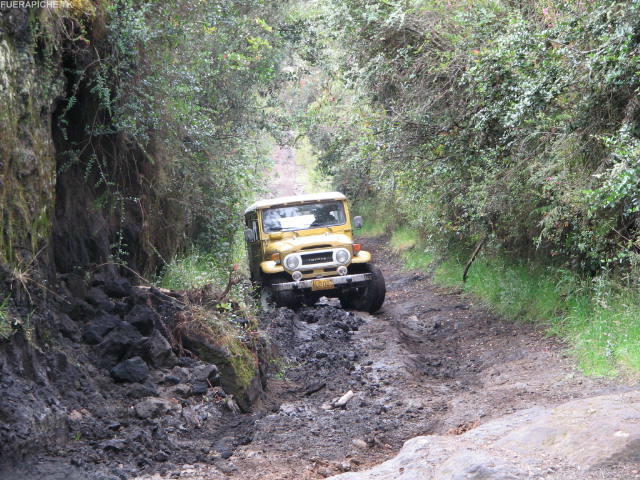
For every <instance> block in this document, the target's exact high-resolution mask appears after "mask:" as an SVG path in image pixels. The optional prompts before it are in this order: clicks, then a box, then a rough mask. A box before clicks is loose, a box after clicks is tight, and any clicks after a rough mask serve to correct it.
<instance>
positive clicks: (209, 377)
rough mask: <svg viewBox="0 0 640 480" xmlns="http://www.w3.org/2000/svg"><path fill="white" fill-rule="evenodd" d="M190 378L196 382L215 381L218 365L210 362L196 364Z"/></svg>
mask: <svg viewBox="0 0 640 480" xmlns="http://www.w3.org/2000/svg"><path fill="white" fill-rule="evenodd" d="M191 378H192V379H193V380H194V381H196V382H212V385H213V382H216V381H219V376H218V367H216V366H215V365H213V364H211V363H205V364H204V365H198V366H197V367H196V368H194V369H193V372H191Z"/></svg>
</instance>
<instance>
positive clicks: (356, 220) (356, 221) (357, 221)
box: [353, 215, 364, 228]
mask: <svg viewBox="0 0 640 480" xmlns="http://www.w3.org/2000/svg"><path fill="white" fill-rule="evenodd" d="M362 225H364V222H363V221H362V217H361V216H360V215H358V216H357V217H353V226H354V227H356V228H362Z"/></svg>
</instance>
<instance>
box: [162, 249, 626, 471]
mask: <svg viewBox="0 0 640 480" xmlns="http://www.w3.org/2000/svg"><path fill="white" fill-rule="evenodd" d="M366 246H367V248H368V249H371V250H373V252H374V254H375V258H376V263H377V264H378V265H379V266H381V267H382V269H383V271H384V273H385V276H386V278H387V285H388V295H387V301H386V303H385V305H384V307H383V309H382V311H381V312H380V313H379V314H377V315H368V314H362V313H359V312H344V311H343V310H341V309H340V308H338V307H337V306H335V304H333V303H332V304H330V305H319V306H316V307H312V308H306V309H303V310H301V311H300V312H298V313H294V312H291V311H290V310H287V309H279V310H277V311H275V312H271V313H266V314H264V315H263V322H264V327H265V329H266V330H267V331H268V333H269V335H270V336H271V338H272V343H273V344H274V346H275V347H276V348H277V350H278V352H279V355H280V356H279V360H275V361H274V362H273V365H272V372H271V375H270V379H269V382H268V389H267V395H268V402H267V403H268V404H270V405H271V407H270V408H269V409H268V410H267V411H263V412H259V413H255V414H253V420H254V421H252V422H244V424H245V425H250V427H247V428H250V431H243V432H236V433H235V435H243V436H244V437H245V438H246V437H248V438H250V439H251V441H250V443H247V444H245V445H240V446H238V447H237V448H236V449H235V451H234V452H233V455H232V456H230V457H229V458H228V459H218V460H216V461H215V462H214V464H213V466H205V465H196V466H188V468H186V469H183V470H180V468H179V466H176V471H174V472H172V474H173V478H177V477H176V475H179V478H186V479H191V480H193V479H205V478H206V479H217V478H221V479H222V478H231V479H247V480H250V479H256V480H257V479H264V480H269V479H279V480H280V479H296V480H303V479H317V478H324V477H327V476H330V475H333V474H336V473H340V472H344V471H349V470H360V469H363V468H366V467H367V466H370V465H372V464H375V463H379V462H381V461H383V460H385V459H388V458H390V457H391V456H393V455H394V454H395V453H396V452H397V451H398V450H399V449H400V447H401V446H402V444H403V443H404V442H405V441H406V440H408V439H409V438H412V437H414V436H417V435H425V434H431V433H438V434H450V435H458V434H461V433H463V432H465V431H467V430H469V429H471V428H474V427H475V426H477V425H479V424H481V423H484V422H486V421H488V420H490V419H494V418H497V417H500V416H503V415H506V414H509V413H512V412H515V411H517V410H521V409H525V408H529V407H532V406H534V405H540V406H548V405H556V404H559V403H561V402H563V401H566V400H569V399H572V398H581V397H589V396H593V395H598V394H601V393H605V392H611V391H615V390H618V389H622V388H624V387H621V386H616V385H615V384H614V383H613V382H612V381H607V380H603V379H593V378H587V377H584V376H583V375H582V374H580V373H579V372H578V371H576V369H575V366H574V363H573V361H572V359H571V358H569V357H568V355H567V354H566V353H565V351H564V348H563V346H562V345H561V344H559V343H558V342H557V341H555V340H553V339H549V338H546V337H545V335H544V332H542V331H541V330H539V329H538V328H536V327H535V326H532V325H526V324H519V323H515V322H510V321H505V320H502V319H499V318H497V317H496V316H494V315H492V314H490V313H489V312H487V311H486V310H485V309H484V308H482V307H481V306H478V305H475V304H474V303H473V300H472V299H469V298H467V297H464V296H461V295H460V294H459V293H457V292H453V291H450V290H449V291H448V290H443V289H439V288H437V287H434V286H433V284H432V283H431V282H430V280H429V279H428V277H427V276H426V275H424V274H422V273H418V272H405V271H403V270H402V269H401V267H400V264H399V259H398V258H397V256H396V255H394V254H393V253H391V252H390V251H389V250H388V249H387V247H386V242H385V241H384V239H366ZM349 390H351V391H352V392H353V393H354V396H353V398H352V399H351V400H350V401H349V402H348V403H347V405H346V407H345V408H343V409H327V408H326V407H327V404H328V403H329V402H331V401H332V400H333V399H336V398H337V397H339V396H341V395H343V394H344V393H345V392H347V391H349ZM245 443H246V442H245ZM169 477H171V475H170V476H169ZM156 478H165V477H156Z"/></svg>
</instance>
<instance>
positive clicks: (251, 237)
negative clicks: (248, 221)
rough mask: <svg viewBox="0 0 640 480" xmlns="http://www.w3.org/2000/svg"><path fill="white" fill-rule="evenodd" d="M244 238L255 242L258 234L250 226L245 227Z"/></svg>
mask: <svg viewBox="0 0 640 480" xmlns="http://www.w3.org/2000/svg"><path fill="white" fill-rule="evenodd" d="M244 239H245V240H246V241H247V242H249V243H253V242H255V241H256V234H255V232H254V231H253V230H251V229H250V228H247V229H245V231H244Z"/></svg>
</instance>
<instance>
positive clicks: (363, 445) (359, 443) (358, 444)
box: [351, 438, 369, 450]
mask: <svg viewBox="0 0 640 480" xmlns="http://www.w3.org/2000/svg"><path fill="white" fill-rule="evenodd" d="M351 443H352V444H353V446H354V447H356V448H359V449H361V450H367V449H368V448H369V445H367V442H365V441H364V440H362V439H361V438H354V439H353V440H351Z"/></svg>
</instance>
